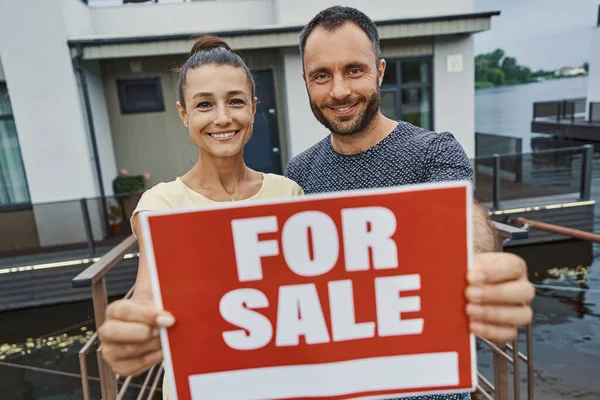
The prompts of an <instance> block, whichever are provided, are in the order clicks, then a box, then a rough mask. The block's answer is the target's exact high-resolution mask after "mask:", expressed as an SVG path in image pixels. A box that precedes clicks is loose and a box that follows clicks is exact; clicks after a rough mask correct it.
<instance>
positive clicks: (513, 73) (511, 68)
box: [502, 57, 520, 82]
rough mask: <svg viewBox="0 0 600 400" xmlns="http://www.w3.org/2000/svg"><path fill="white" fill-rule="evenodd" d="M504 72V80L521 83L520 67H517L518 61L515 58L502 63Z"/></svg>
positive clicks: (509, 58)
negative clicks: (519, 76)
mask: <svg viewBox="0 0 600 400" xmlns="http://www.w3.org/2000/svg"><path fill="white" fill-rule="evenodd" d="M502 72H504V78H505V79H506V81H508V82H513V81H516V82H520V81H519V78H518V75H519V65H517V59H516V58H514V57H506V58H504V60H503V61H502Z"/></svg>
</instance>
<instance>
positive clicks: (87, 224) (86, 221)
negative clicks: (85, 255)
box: [79, 199, 96, 256]
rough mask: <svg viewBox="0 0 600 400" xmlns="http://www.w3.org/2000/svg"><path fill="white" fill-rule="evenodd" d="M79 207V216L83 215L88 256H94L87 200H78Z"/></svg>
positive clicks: (94, 248)
mask: <svg viewBox="0 0 600 400" xmlns="http://www.w3.org/2000/svg"><path fill="white" fill-rule="evenodd" d="M79 204H80V205H81V214H82V215H83V225H84V226H85V236H86V238H87V244H88V250H89V251H90V256H95V255H96V245H95V244H94V234H93V232H92V223H91V222H90V211H89V209H88V205H87V200H86V199H81V200H79Z"/></svg>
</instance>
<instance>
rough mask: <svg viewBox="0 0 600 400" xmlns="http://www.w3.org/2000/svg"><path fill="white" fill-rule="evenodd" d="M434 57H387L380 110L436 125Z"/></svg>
mask: <svg viewBox="0 0 600 400" xmlns="http://www.w3.org/2000/svg"><path fill="white" fill-rule="evenodd" d="M431 74H432V71H431V58H423V59H402V60H395V61H394V60H391V61H388V63H387V67H386V71H385V75H384V76H383V83H382V85H381V112H382V113H383V115H385V116H386V117H388V118H392V119H395V120H399V119H401V120H403V121H406V122H409V123H411V124H413V125H416V126H420V127H422V128H424V129H429V130H431V129H433V113H432V112H431V111H432V104H433V102H432V94H431V93H432V92H431V76H432V75H431Z"/></svg>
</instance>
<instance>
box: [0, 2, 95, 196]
mask: <svg viewBox="0 0 600 400" xmlns="http://www.w3.org/2000/svg"><path fill="white" fill-rule="evenodd" d="M32 27H35V29H32ZM0 54H2V64H3V67H4V73H5V75H6V81H7V85H8V90H9V92H10V96H11V104H12V108H13V113H14V117H15V123H16V128H17V132H18V135H19V142H20V145H21V153H22V155H23V163H24V165H25V171H26V173H27V181H28V184H29V191H30V194H31V200H32V202H34V203H39V202H50V201H59V200H65V199H78V198H81V197H92V196H96V195H97V190H96V182H95V175H94V172H93V169H92V162H91V158H90V154H89V148H88V140H87V135H86V130H85V124H84V118H83V113H82V108H81V104H80V99H79V94H78V91H77V83H76V79H75V74H74V72H73V67H72V64H71V57H70V53H69V49H68V47H67V42H66V30H65V26H64V23H63V18H62V10H61V3H60V2H56V1H47V0H29V1H14V0H0Z"/></svg>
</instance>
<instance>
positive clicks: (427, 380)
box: [189, 352, 459, 400]
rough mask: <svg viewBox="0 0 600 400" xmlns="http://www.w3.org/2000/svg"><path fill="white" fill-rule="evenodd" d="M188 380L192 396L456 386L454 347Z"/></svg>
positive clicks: (229, 398)
mask: <svg viewBox="0 0 600 400" xmlns="http://www.w3.org/2000/svg"><path fill="white" fill-rule="evenodd" d="M372 371H377V374H373V373H372ZM399 371H402V372H399ZM382 372H383V373H382ZM189 383H190V390H191V393H192V399H194V400H200V399H220V400H258V399H287V398H299V397H314V396H341V395H349V394H360V393H365V392H373V391H380V390H382V391H383V390H396V389H418V388H425V387H428V388H431V387H445V386H456V385H458V384H459V373H458V353H456V352H447V353H429V354H415V355H402V356H393V357H379V358H370V359H364V360H352V361H344V362H337V363H328V364H313V365H297V366H279V367H267V368H253V369H245V370H238V371H228V372H217V373H210V374H202V375H194V376H190V377H189Z"/></svg>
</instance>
